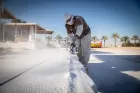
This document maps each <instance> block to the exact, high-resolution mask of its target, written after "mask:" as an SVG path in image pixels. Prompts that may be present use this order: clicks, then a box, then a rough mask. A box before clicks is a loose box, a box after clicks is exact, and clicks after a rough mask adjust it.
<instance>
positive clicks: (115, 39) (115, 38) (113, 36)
mask: <svg viewBox="0 0 140 93" xmlns="http://www.w3.org/2000/svg"><path fill="white" fill-rule="evenodd" d="M111 37H112V38H113V39H114V41H115V43H114V45H115V47H116V42H117V39H118V38H120V36H119V34H117V33H114V34H112V36H111Z"/></svg>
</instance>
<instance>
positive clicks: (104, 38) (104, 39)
mask: <svg viewBox="0 0 140 93" xmlns="http://www.w3.org/2000/svg"><path fill="white" fill-rule="evenodd" d="M101 40H103V41H104V46H105V41H106V40H108V37H107V36H102V39H101Z"/></svg>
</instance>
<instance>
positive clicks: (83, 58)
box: [64, 14, 91, 70]
mask: <svg viewBox="0 0 140 93" xmlns="http://www.w3.org/2000/svg"><path fill="white" fill-rule="evenodd" d="M64 19H65V22H66V24H65V27H66V29H67V34H68V37H69V40H70V43H71V46H73V47H75V46H76V47H77V48H78V57H79V61H80V62H81V63H82V64H83V65H84V67H85V68H86V70H88V69H87V63H88V61H89V57H90V47H91V45H90V44H91V31H90V27H89V26H88V25H87V23H86V21H85V20H84V18H83V17H81V16H76V15H71V14H65V15H64Z"/></svg>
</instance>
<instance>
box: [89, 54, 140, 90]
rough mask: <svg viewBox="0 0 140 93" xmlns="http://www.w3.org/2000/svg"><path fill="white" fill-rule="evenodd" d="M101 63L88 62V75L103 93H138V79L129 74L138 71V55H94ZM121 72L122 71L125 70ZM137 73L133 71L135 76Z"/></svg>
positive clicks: (139, 68)
mask: <svg viewBox="0 0 140 93" xmlns="http://www.w3.org/2000/svg"><path fill="white" fill-rule="evenodd" d="M95 57H97V58H98V59H100V60H102V61H104V62H103V63H94V62H93V63H92V62H91V63H89V64H88V67H89V76H90V77H91V78H92V79H93V81H94V82H95V83H96V84H97V87H98V89H99V91H100V92H103V93H140V79H138V78H136V77H134V76H132V75H130V74H131V72H128V71H132V72H137V71H140V60H138V61H135V59H140V56H135V55H95ZM126 71H127V73H129V74H126V73H123V72H126ZM137 75H138V74H136V73H135V76H137Z"/></svg>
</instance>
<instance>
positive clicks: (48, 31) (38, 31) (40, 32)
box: [37, 29, 53, 34]
mask: <svg viewBox="0 0 140 93" xmlns="http://www.w3.org/2000/svg"><path fill="white" fill-rule="evenodd" d="M37 33H38V34H52V33H53V31H52V30H48V29H45V30H37Z"/></svg>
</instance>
